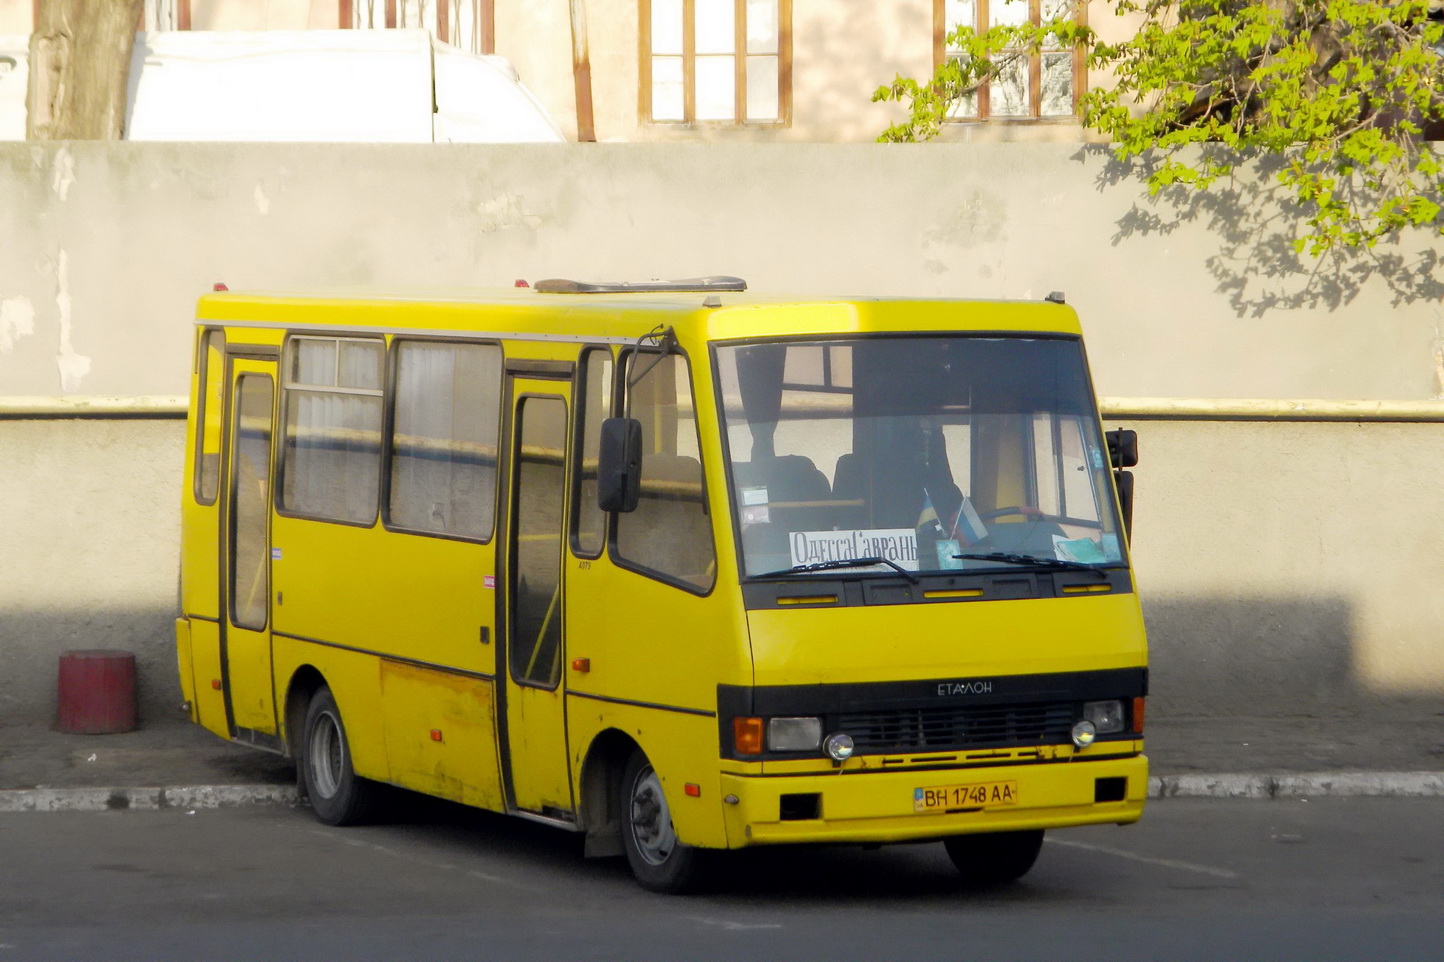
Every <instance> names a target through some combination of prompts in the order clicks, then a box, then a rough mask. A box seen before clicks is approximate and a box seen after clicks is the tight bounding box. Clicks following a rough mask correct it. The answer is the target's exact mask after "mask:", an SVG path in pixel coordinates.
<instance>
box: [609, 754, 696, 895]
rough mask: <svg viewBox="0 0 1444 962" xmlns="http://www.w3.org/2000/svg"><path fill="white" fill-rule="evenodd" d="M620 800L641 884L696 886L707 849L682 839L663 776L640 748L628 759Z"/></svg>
mask: <svg viewBox="0 0 1444 962" xmlns="http://www.w3.org/2000/svg"><path fill="white" fill-rule="evenodd" d="M619 802H620V809H621V814H622V818H621V822H622V848H623V849H625V850H626V853H627V862H628V863H629V864H630V865H631V867H632V874H633V875H634V876H636V879H637V882H638V884H640V885H641V886H642V888H644V889H648V890H650V891H653V892H666V893H671V894H678V893H681V892H686V891H689V890H691V889H693V888H695V887H696V885H697V883H698V881H700V879H701V875H702V864H701V863H702V857H703V853H701V852H699V851H698V850H697V849H695V848H693V847H692V846H690V845H687V844H684V843H683V842H680V841H678V840H677V832H676V830H675V829H674V828H673V827H672V811H671V809H670V808H668V806H667V797H666V795H664V794H663V792H662V780H661V778H660V777H659V776H658V775H657V771H656V769H654V768H653V767H652V763H651V762H649V761H647V756H646V755H643V754H642V753H641V751H640V750H639V751H635V752H633V753H632V757H631V759H630V760H629V761H628V762H627V767H626V770H625V771H624V773H623V775H622V792H621V798H620V799H619Z"/></svg>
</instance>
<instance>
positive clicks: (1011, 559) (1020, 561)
mask: <svg viewBox="0 0 1444 962" xmlns="http://www.w3.org/2000/svg"><path fill="white" fill-rule="evenodd" d="M953 557H954V558H957V559H958V560H959V561H1003V562H1006V563H1008V564H1014V565H1033V566H1035V567H1038V568H1055V569H1058V570H1062V571H1094V572H1097V573H1098V574H1100V575H1101V574H1103V570H1102V568H1100V567H1099V566H1098V565H1091V564H1088V563H1087V562H1085V561H1064V560H1063V559H1062V558H1039V557H1036V556H1035V555H1030V554H1010V553H1009V552H1006V551H993V552H989V553H988V554H955V555H953ZM1105 577H1106V575H1105Z"/></svg>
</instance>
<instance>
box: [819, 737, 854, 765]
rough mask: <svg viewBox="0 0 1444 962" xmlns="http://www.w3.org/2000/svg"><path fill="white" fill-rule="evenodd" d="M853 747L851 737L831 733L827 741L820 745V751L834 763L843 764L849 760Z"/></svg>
mask: <svg viewBox="0 0 1444 962" xmlns="http://www.w3.org/2000/svg"><path fill="white" fill-rule="evenodd" d="M854 747H855V746H854V745H853V743H852V736H851V735H849V734H847V733H846V732H833V733H832V734H831V735H828V736H827V741H825V742H823V743H822V750H823V751H825V752H827V757H828V758H830V759H832V760H833V761H835V762H845V761H847V760H848V759H849V758H851V757H852V750H853V748H854Z"/></svg>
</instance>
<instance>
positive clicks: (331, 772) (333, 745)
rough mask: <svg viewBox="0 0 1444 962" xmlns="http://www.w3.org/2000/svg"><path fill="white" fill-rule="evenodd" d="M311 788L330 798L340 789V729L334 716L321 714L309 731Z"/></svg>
mask: <svg viewBox="0 0 1444 962" xmlns="http://www.w3.org/2000/svg"><path fill="white" fill-rule="evenodd" d="M310 756H311V757H310V762H311V788H312V789H313V790H314V791H315V792H316V794H318V795H320V796H321V797H322V798H332V797H334V796H335V795H336V791H337V789H339V788H340V787H341V729H340V726H339V724H338V723H337V722H336V718H335V716H333V715H332V714H331V713H330V712H325V713H323V714H322V715H321V716H320V717H319V718H317V719H316V724H315V726H314V727H313V728H312V729H311V752H310Z"/></svg>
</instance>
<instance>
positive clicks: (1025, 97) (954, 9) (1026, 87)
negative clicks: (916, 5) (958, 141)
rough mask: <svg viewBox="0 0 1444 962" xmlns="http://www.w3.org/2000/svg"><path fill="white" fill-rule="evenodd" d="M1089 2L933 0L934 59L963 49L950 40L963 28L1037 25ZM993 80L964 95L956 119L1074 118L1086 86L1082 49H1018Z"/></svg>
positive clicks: (955, 107) (955, 110)
mask: <svg viewBox="0 0 1444 962" xmlns="http://www.w3.org/2000/svg"><path fill="white" fill-rule="evenodd" d="M1074 6H1076V8H1077V17H1078V18H1079V21H1080V22H1082V18H1083V16H1084V12H1083V11H1084V4H1082V3H1081V2H1080V3H1074V2H1073V0H933V59H934V60H935V61H936V62H937V63H942V62H943V60H944V59H945V58H946V59H951V58H953V57H957V56H959V55H960V54H961V51H960V50H958V49H957V48H955V47H953V46H951V44H950V42H949V41H950V39H951V37H952V34H953V32H954V31H955V30H957V29H958V28H959V27H972V28H973V29H975V30H977V31H979V32H982V31H984V30H988V29H990V28H992V27H996V26H1003V25H1012V26H1016V25H1021V24H1025V23H1028V22H1029V21H1031V22H1033V23H1035V24H1038V23H1045V22H1047V21H1049V20H1053V19H1056V18H1057V17H1059V16H1060V15H1065V14H1066V13H1067V12H1068V10H1069V8H1070V7H1074ZM1001 66H1002V69H1001V72H1000V73H999V75H998V76H997V77H996V78H995V79H994V80H992V81H991V82H990V83H986V84H983V85H982V86H981V87H979V88H978V89H977V90H974V91H972V92H971V93H969V94H967V95H966V96H964V97H963V98H962V99H960V100H959V101H958V102H957V103H956V104H954V105H953V108H952V110H950V111H949V114H948V115H949V117H950V118H951V119H953V120H1070V119H1072V118H1073V117H1074V116H1075V114H1076V112H1077V103H1078V95H1079V94H1080V93H1081V92H1082V87H1083V78H1084V72H1083V54H1082V51H1074V50H1065V49H1062V48H1059V49H1055V50H1049V49H1047V48H1044V49H1043V50H1041V51H1039V52H1038V53H1032V54H1030V53H1028V52H1026V51H1018V53H1017V54H1015V55H1012V56H1009V57H1008V59H1007V60H1006V61H1005V62H1004V63H1002V65H1001Z"/></svg>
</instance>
